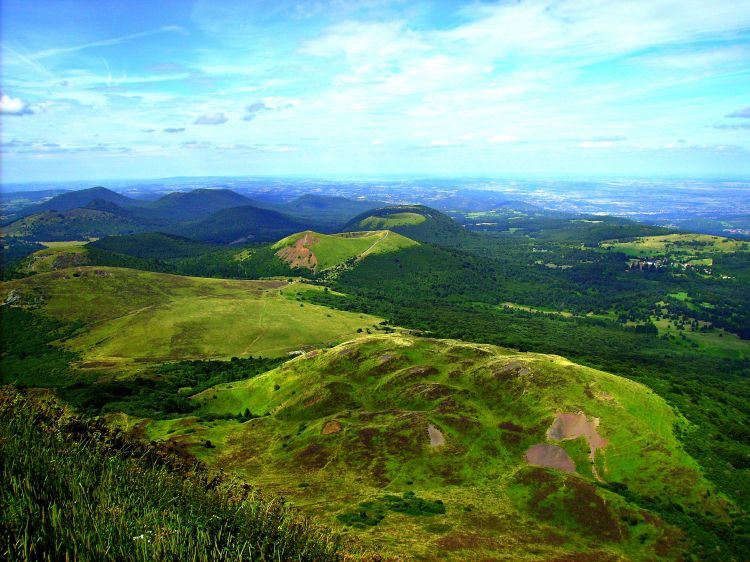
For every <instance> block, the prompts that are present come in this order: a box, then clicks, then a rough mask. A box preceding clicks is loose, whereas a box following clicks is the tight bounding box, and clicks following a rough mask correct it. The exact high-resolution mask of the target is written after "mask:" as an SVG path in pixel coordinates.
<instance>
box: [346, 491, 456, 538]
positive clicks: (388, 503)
mask: <svg viewBox="0 0 750 562" xmlns="http://www.w3.org/2000/svg"><path fill="white" fill-rule="evenodd" d="M387 511H395V512H397V513H404V514H406V515H413V516H420V515H421V516H430V515H442V514H444V513H445V504H443V502H442V501H441V500H435V501H432V500H425V499H423V498H419V497H417V496H416V494H415V493H414V492H404V493H403V495H402V496H394V495H393V494H388V495H385V496H383V497H380V498H378V499H376V500H373V501H366V502H361V503H360V504H359V508H358V509H356V510H354V511H351V512H348V513H339V514H338V515H337V516H336V519H337V520H338V521H339V522H341V523H343V524H344V525H351V526H352V527H354V528H356V529H364V528H365V527H366V526H370V527H374V526H375V525H377V524H378V523H380V522H381V521H382V520H383V519H384V518H385V516H386V512H387Z"/></svg>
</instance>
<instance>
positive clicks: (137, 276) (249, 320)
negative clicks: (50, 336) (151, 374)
mask: <svg viewBox="0 0 750 562" xmlns="http://www.w3.org/2000/svg"><path fill="white" fill-rule="evenodd" d="M293 283H295V282H293ZM289 285H290V283H289V281H287V280H265V281H227V280H222V279H208V278H197V277H182V276H177V275H166V274H160V273H152V272H145V271H138V270H133V269H124V268H110V267H79V268H68V269H63V270H59V271H54V272H51V273H42V274H38V275H34V276H32V277H28V278H25V279H19V280H14V281H9V282H6V283H3V284H2V286H1V287H2V288H1V289H0V297H1V298H3V299H7V298H8V295H10V294H11V292H12V294H13V295H14V297H13V298H14V299H17V302H18V304H20V305H22V306H26V307H30V308H34V309H36V310H38V311H39V312H41V313H42V314H44V315H47V316H49V317H51V318H54V319H56V320H58V321H62V322H64V323H66V324H72V325H77V326H79V329H78V330H77V331H76V333H74V334H73V335H72V336H71V337H68V338H67V339H66V340H65V341H64V342H62V344H63V345H64V346H66V347H69V348H70V349H72V350H75V351H78V352H80V353H81V355H82V362H81V366H82V367H84V368H86V367H90V368H97V369H102V368H104V369H107V368H115V367H117V368H136V367H138V366H139V365H145V364H149V363H157V362H163V361H174V360H181V359H229V358H231V357H233V356H237V357H248V356H251V355H255V356H257V355H263V356H273V357H275V356H283V355H286V354H288V353H290V352H294V351H300V350H309V349H312V348H313V347H318V346H324V345H329V344H332V343H336V342H339V341H342V340H343V339H347V338H350V337H352V336H353V335H354V334H356V333H357V330H366V329H368V328H371V327H373V326H374V325H375V324H377V323H379V322H380V319H379V318H377V317H374V316H370V315H367V314H358V313H350V312H344V311H337V310H331V309H328V308H326V307H324V306H320V305H315V304H311V303H308V302H303V301H301V300H297V295H296V294H295V293H294V292H292V293H291V294H287V295H285V294H284V292H283V291H284V289H285V288H288V287H289ZM295 285H297V283H295ZM301 288H302V285H300V289H301ZM304 288H305V290H307V291H315V290H318V291H319V290H322V289H320V288H318V287H312V286H304Z"/></svg>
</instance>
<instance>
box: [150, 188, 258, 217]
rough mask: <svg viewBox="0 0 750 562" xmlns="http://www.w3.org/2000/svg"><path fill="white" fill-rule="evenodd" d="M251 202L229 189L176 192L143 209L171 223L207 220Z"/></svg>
mask: <svg viewBox="0 0 750 562" xmlns="http://www.w3.org/2000/svg"><path fill="white" fill-rule="evenodd" d="M251 203H252V201H251V200H250V199H248V198H247V197H245V196H244V195H240V194H239V193H236V192H234V191H232V190H230V189H194V190H192V191H176V192H174V193H169V194H167V195H165V196H164V197H161V198H159V199H157V200H156V201H153V202H151V203H148V204H147V205H145V209H147V210H148V211H150V212H151V213H154V214H155V215H158V216H159V217H160V218H162V219H163V220H168V221H169V222H172V223H177V222H182V221H195V220H200V219H203V218H207V217H209V216H210V215H212V214H213V213H215V212H217V211H221V210H222V209H229V208H232V207H241V206H243V205H249V204H251Z"/></svg>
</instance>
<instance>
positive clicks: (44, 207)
mask: <svg viewBox="0 0 750 562" xmlns="http://www.w3.org/2000/svg"><path fill="white" fill-rule="evenodd" d="M96 199H101V200H102V201H107V202H109V203H114V204H115V205H118V206H120V207H128V206H137V205H139V204H140V201H138V200H137V199H131V198H130V197H125V196H124V195H120V194H119V193H116V192H114V191H112V190H111V189H107V188H106V187H101V186H97V187H91V188H89V189H80V190H77V191H69V192H66V193H62V194H60V195H57V196H55V197H53V198H52V199H49V200H47V201H44V202H43V203H38V204H36V205H29V206H28V207H25V208H23V209H22V210H21V211H19V212H18V213H16V214H15V215H13V216H11V217H9V218H10V219H11V220H16V219H18V218H21V217H26V216H29V215H35V214H38V213H42V212H44V211H70V210H72V209H79V208H81V207H85V206H86V205H88V204H89V203H91V202H92V201H94V200H96Z"/></svg>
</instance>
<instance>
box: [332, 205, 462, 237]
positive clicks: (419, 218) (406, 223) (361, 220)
mask: <svg viewBox="0 0 750 562" xmlns="http://www.w3.org/2000/svg"><path fill="white" fill-rule="evenodd" d="M342 230H343V231H344V232H356V231H362V230H392V231H393V232H397V233H398V234H402V235H404V236H407V237H408V238H412V239H414V240H417V241H419V242H429V243H438V242H440V241H443V240H446V239H448V240H451V241H455V239H456V237H457V236H462V235H464V234H465V231H464V229H463V228H462V227H461V226H460V225H459V224H458V223H456V222H455V221H454V220H453V219H451V218H450V217H448V216H447V215H444V214H443V213H441V212H440V211H436V210H435V209H431V208H430V207H425V206H424V205H396V206H392V207H382V208H380V209H375V210H372V211H367V212H365V213H362V214H361V215H358V216H356V217H354V218H353V219H352V220H351V221H349V222H348V223H347V224H346V225H345V226H344V228H343V229H342Z"/></svg>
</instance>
